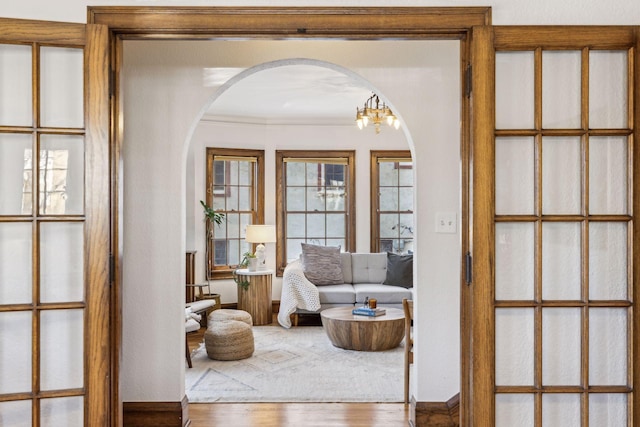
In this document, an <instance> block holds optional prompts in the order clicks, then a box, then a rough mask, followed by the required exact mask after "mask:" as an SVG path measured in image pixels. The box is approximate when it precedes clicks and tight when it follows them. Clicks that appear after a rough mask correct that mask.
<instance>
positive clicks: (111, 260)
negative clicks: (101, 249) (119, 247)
mask: <svg viewBox="0 0 640 427" xmlns="http://www.w3.org/2000/svg"><path fill="white" fill-rule="evenodd" d="M115 280H116V259H115V257H114V256H113V254H109V284H112V283H113V282H114V281H115Z"/></svg>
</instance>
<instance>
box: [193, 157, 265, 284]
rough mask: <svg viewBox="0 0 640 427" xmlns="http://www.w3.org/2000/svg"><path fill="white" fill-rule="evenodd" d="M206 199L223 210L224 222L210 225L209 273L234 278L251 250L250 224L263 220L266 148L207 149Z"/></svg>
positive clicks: (216, 277) (221, 277)
mask: <svg viewBox="0 0 640 427" xmlns="http://www.w3.org/2000/svg"><path fill="white" fill-rule="evenodd" d="M206 188H207V194H206V202H207V205H208V206H211V207H212V208H213V209H214V210H216V211H218V212H221V213H224V220H223V221H222V224H220V225H216V224H208V225H209V226H208V229H207V231H206V235H207V240H206V248H205V251H206V255H205V259H206V262H207V275H208V278H210V279H223V278H230V277H232V270H233V268H234V267H235V266H236V265H238V264H239V263H240V261H241V260H242V254H243V253H245V252H248V251H251V250H252V248H251V244H250V243H247V242H246V241H245V240H244V236H245V230H246V227H247V225H248V224H262V223H264V151H262V150H241V149H224V148H207V187H206Z"/></svg>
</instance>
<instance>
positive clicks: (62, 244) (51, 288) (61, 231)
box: [40, 222, 84, 302]
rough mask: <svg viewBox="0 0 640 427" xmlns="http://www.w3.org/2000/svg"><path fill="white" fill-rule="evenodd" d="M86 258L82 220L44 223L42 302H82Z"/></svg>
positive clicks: (41, 277)
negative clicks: (80, 221)
mask: <svg viewBox="0 0 640 427" xmlns="http://www.w3.org/2000/svg"><path fill="white" fill-rule="evenodd" d="M83 260H84V225H83V223H79V222H43V223H41V224H40V288H41V291H40V301H41V302H63V301H83V300H84V267H83V266H84V262H83Z"/></svg>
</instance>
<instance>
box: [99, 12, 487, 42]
mask: <svg viewBox="0 0 640 427" xmlns="http://www.w3.org/2000/svg"><path fill="white" fill-rule="evenodd" d="M88 22H91V23H96V24H104V25H107V26H108V27H109V28H110V29H111V31H113V32H114V33H115V34H119V35H122V36H123V37H126V38H127V39H131V38H144V39H153V38H163V39H167V38H173V39H184V37H185V35H188V36H189V37H190V38H205V39H208V38H211V37H212V36H242V37H254V38H268V39H270V38H273V37H281V38H292V37H293V38H315V37H320V36H322V37H332V38H335V37H340V38H343V37H350V38H354V39H374V38H375V39H377V38H381V37H382V38H389V37H398V36H400V37H407V38H414V37H415V38H418V39H424V38H425V36H426V37H427V38H432V39H451V38H454V39H455V38H460V37H464V36H465V35H466V34H467V33H468V31H469V30H470V29H471V27H473V26H474V25H489V24H491V8H490V7H364V8H361V7H358V8H353V7H137V6H121V7H111V6H95V7H88Z"/></svg>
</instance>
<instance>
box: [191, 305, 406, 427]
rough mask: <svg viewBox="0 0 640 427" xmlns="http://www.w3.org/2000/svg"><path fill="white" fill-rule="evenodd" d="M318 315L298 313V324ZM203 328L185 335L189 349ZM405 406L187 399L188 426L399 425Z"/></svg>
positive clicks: (198, 340) (312, 320)
mask: <svg viewBox="0 0 640 427" xmlns="http://www.w3.org/2000/svg"><path fill="white" fill-rule="evenodd" d="M319 318H320V316H301V317H300V321H299V326H298V327H304V326H305V325H318V324H320V323H319ZM273 321H274V324H277V320H276V318H275V315H274V319H273ZM204 332H205V329H204V328H200V330H199V331H197V332H194V333H192V334H189V335H187V337H188V342H189V348H190V349H192V350H193V349H195V348H196V347H197V346H198V345H199V343H201V342H202V340H203V337H204ZM187 369H188V368H187ZM409 409H410V406H409V405H405V404H404V403H381V404H376V403H190V404H189V419H190V420H191V424H190V425H189V427H210V426H221V427H227V426H228V427H289V426H305V427H365V426H366V427H401V426H408V425H409V417H410V414H409Z"/></svg>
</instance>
